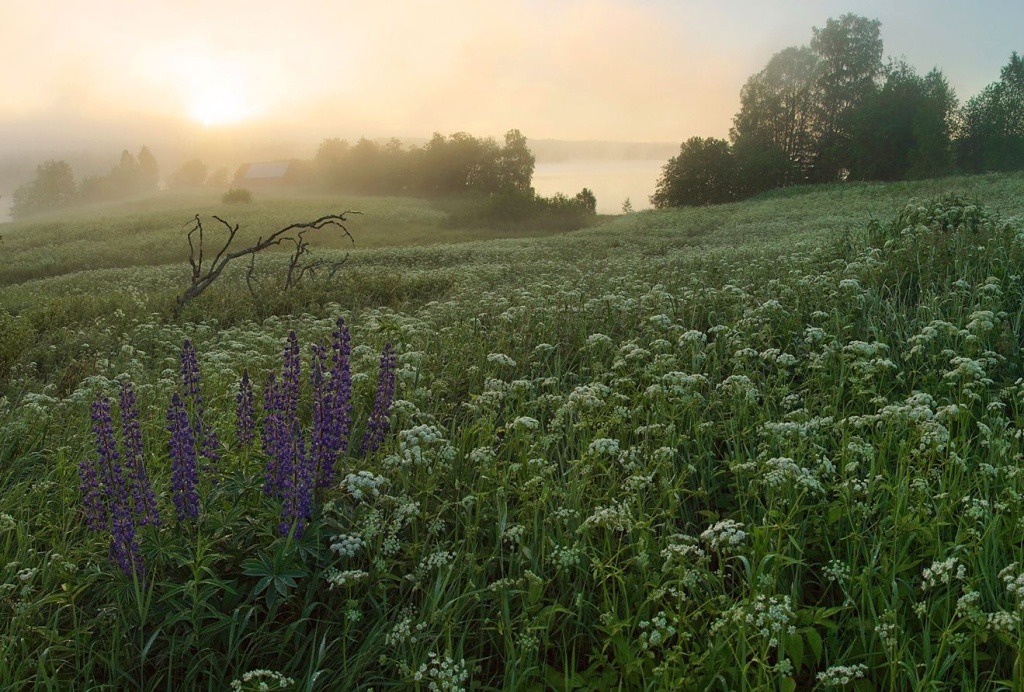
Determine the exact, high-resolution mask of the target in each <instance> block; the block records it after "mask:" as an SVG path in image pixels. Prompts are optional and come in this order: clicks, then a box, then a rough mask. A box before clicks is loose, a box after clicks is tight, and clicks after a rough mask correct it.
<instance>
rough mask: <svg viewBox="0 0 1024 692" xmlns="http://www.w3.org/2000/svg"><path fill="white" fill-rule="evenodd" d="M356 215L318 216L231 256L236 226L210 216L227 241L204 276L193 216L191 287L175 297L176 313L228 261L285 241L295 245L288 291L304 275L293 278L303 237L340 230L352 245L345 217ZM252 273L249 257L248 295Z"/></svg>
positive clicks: (305, 248)
mask: <svg viewBox="0 0 1024 692" xmlns="http://www.w3.org/2000/svg"><path fill="white" fill-rule="evenodd" d="M359 213H360V212H358V211H350V210H349V211H343V212H341V213H340V214H327V215H326V216H321V217H320V218H319V219H316V220H314V221H309V222H306V223H293V224H290V225H288V226H285V227H284V228H282V229H280V230H277V231H274V232H273V233H271V234H270V235H268V236H267V237H266V238H263V236H260V238H259V239H258V240H257V241H256V244H255V245H251V246H249V247H247V248H243V249H241V250H235V251H233V252H229V251H228V250H229V248H230V247H231V243H232V242H234V240H235V236H236V235H237V234H238V229H239V226H238V224H235V225H234V226H232V225H231V224H230V223H228V222H227V221H225V220H224V219H222V218H220V217H219V216H214V217H213V218H214V219H216V220H217V221H219V222H220V223H221V224H222V225H223V226H224V227H225V228H226V229H227V231H228V238H227V240H226V241H225V242H224V245H223V246H222V247H221V249H220V251H219V252H218V253H217V255H216V256H215V257H214V259H213V262H211V263H210V266H209V268H208V269H206V271H205V273H204V271H203V224H202V221H201V220H200V218H199V215H198V214H196V217H195V220H194V225H193V227H192V229H191V230H190V231H189V232H188V246H189V257H188V261H189V264H190V265H191V266H192V284H191V285H190V286H189V287H188V288H187V289H186V290H185V292H184V293H182V294H181V295H180V296H178V307H179V309H180V308H181V307H184V306H185V305H187V304H188V303H189V302H190V301H191V300H192V299H194V298H195V297H196V296H198V295H199V294H201V293H202V292H203V291H205V290H206V289H207V288H209V286H210V284H212V283H213V282H214V281H215V280H216V279H217V277H219V276H220V274H221V272H223V271H224V268H225V267H226V266H227V265H228V263H229V262H231V261H232V260H235V259H238V258H239V257H245V256H246V255H255V254H256V253H257V252H262V251H263V250H266V249H267V248H269V247H272V246H274V245H280V244H281V243H283V242H286V241H287V242H292V243H295V252H294V253H293V254H292V257H291V259H290V260H289V266H288V278H287V281H286V283H285V286H286V287H288V288H290V287H291V286H294V285H295V284H296V283H298V281H299V279H301V278H302V275H303V274H304V273H305V269H302V268H300V270H299V274H298V276H297V277H296V276H295V275H294V272H295V269H296V267H298V266H299V260H300V259H301V258H302V256H303V255H305V254H306V253H307V252H308V249H309V241H308V240H306V238H305V234H306V233H307V232H309V231H314V230H321V229H323V228H337V229H340V230H341V233H342V235H343V236H345V237H346V238H348V239H349V241H351V242H352V244H353V245H355V238H353V237H352V234H351V233H349V230H348V228H346V227H345V222H346V221H348V216H349V215H351V214H359ZM197 233H198V236H199V242H198V247H197V245H196V243H195V242H193V235H194V234H197ZM346 258H347V256H346ZM254 269H255V257H253V261H252V262H251V263H250V265H249V275H248V276H247V277H246V282H247V283H249V290H250V291H251V290H252V284H251V282H250V278H251V277H252V275H253V272H254Z"/></svg>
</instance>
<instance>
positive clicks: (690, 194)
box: [651, 137, 737, 209]
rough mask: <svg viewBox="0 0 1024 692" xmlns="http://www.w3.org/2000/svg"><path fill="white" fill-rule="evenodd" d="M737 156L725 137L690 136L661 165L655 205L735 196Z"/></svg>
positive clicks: (724, 199) (713, 201)
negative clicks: (673, 154)
mask: <svg viewBox="0 0 1024 692" xmlns="http://www.w3.org/2000/svg"><path fill="white" fill-rule="evenodd" d="M736 183H737V174H736V160H735V158H734V156H733V154H732V151H731V149H730V148H729V143H728V142H726V141H725V140H724V139H714V138H708V139H703V138H701V137H691V138H690V139H688V140H687V141H685V142H683V144H682V146H680V148H679V154H678V156H674V157H672V158H671V159H669V162H668V163H667V164H665V167H664V168H663V169H662V173H661V177H660V178H659V179H658V184H657V188H656V189H655V191H654V194H653V195H651V204H653V205H654V206H655V207H656V208H659V209H660V208H664V207H681V206H705V205H708V204H721V203H722V202H730V201H732V200H734V199H736Z"/></svg>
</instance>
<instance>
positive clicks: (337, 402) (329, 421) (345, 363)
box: [317, 317, 352, 487]
mask: <svg viewBox="0 0 1024 692" xmlns="http://www.w3.org/2000/svg"><path fill="white" fill-rule="evenodd" d="M331 336H332V343H331V350H332V351H333V353H332V354H331V372H330V375H331V376H330V380H329V381H328V383H327V388H326V392H325V396H326V407H325V409H326V414H325V416H324V418H325V425H326V431H325V435H324V440H325V446H326V448H327V450H328V459H329V463H325V464H321V465H320V466H319V467H318V473H317V486H318V487H327V486H329V485H330V484H331V483H332V482H333V480H334V463H335V462H336V461H337V459H338V455H339V454H341V453H342V452H344V451H345V449H346V448H347V447H348V435H349V431H350V429H351V427H352V369H351V361H350V355H351V353H352V345H351V337H350V336H349V331H348V326H347V325H346V324H345V318H344V317H339V318H338V322H337V329H335V330H334V332H333V333H332V335H331Z"/></svg>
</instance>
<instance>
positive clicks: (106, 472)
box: [79, 397, 145, 575]
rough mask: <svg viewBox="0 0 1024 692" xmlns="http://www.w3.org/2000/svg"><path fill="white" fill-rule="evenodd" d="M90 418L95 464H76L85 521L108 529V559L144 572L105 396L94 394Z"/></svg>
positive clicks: (126, 568) (95, 527)
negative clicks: (80, 478)
mask: <svg viewBox="0 0 1024 692" xmlns="http://www.w3.org/2000/svg"><path fill="white" fill-rule="evenodd" d="M92 420H93V428H92V429H93V432H94V433H95V434H96V452H97V457H98V459H97V464H96V465H95V466H94V465H92V464H91V463H90V464H87V463H85V462H83V464H82V465H81V466H80V467H79V470H80V473H81V474H82V490H83V493H84V498H83V503H84V504H85V512H86V524H87V525H88V527H89V528H90V529H92V530H103V529H109V530H110V559H111V560H112V561H113V562H116V563H117V564H118V566H120V567H121V569H122V571H124V573H125V574H128V575H131V574H135V573H140V572H144V571H145V568H144V565H143V563H142V557H141V556H140V555H139V542H138V539H137V538H136V535H135V516H134V512H133V510H132V502H131V494H130V491H129V484H130V481H129V478H128V477H127V473H126V472H125V469H124V467H123V466H122V465H121V459H120V455H119V454H118V452H117V443H116V442H115V440H114V429H113V424H112V422H111V418H110V400H109V399H107V398H106V397H97V398H96V400H95V401H93V404H92ZM97 467H98V468H97Z"/></svg>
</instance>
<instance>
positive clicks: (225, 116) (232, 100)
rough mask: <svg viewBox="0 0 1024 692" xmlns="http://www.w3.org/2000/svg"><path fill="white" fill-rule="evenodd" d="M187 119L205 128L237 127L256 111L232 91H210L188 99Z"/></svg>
mask: <svg viewBox="0 0 1024 692" xmlns="http://www.w3.org/2000/svg"><path fill="white" fill-rule="evenodd" d="M188 114H189V117H190V118H192V119H193V120H195V121H197V122H200V123H202V124H203V125H205V126H206V127H214V126H217V125H237V124H238V123H241V122H243V121H245V120H248V119H250V118H252V117H253V116H254V115H255V114H256V109H255V108H254V107H253V106H251V105H250V104H249V102H248V101H247V99H245V98H244V97H243V96H242V95H241V94H239V93H236V92H235V91H233V90H221V89H210V90H205V91H200V92H198V93H195V94H193V96H191V97H190V98H189V111H188Z"/></svg>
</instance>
